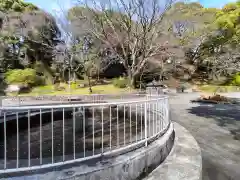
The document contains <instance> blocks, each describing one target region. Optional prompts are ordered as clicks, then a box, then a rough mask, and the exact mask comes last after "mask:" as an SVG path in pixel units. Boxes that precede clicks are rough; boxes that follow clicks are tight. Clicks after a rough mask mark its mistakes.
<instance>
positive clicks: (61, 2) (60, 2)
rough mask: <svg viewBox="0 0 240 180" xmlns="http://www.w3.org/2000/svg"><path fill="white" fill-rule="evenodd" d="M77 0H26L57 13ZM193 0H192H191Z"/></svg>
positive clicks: (211, 3)
mask: <svg viewBox="0 0 240 180" xmlns="http://www.w3.org/2000/svg"><path fill="white" fill-rule="evenodd" d="M76 1H77V0H25V2H31V3H33V4H35V5H37V6H38V7H40V8H42V9H44V10H46V11H48V12H50V13H53V14H55V13H56V12H57V11H60V10H61V9H64V10H65V9H69V8H71V7H72V6H73V5H74V4H76ZM190 1H191V0H190ZM192 1H195V0H192ZM196 1H197V2H200V3H201V4H202V5H203V6H204V7H216V8H221V7H223V6H224V5H225V4H226V3H229V2H234V1H236V0H196Z"/></svg>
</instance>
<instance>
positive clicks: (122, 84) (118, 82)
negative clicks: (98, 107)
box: [113, 77, 128, 88]
mask: <svg viewBox="0 0 240 180" xmlns="http://www.w3.org/2000/svg"><path fill="white" fill-rule="evenodd" d="M113 85H114V86H115V87H118V88H126V87H127V86H128V80H127V79H126V78H122V77H120V78H116V79H114V80H113Z"/></svg>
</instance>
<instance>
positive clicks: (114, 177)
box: [2, 124, 175, 180]
mask: <svg viewBox="0 0 240 180" xmlns="http://www.w3.org/2000/svg"><path fill="white" fill-rule="evenodd" d="M174 139H175V132H174V129H173V124H170V126H169V128H168V130H167V131H166V133H165V134H164V135H163V136H161V137H159V138H158V139H157V140H155V141H154V142H152V143H151V144H149V145H148V146H147V147H142V148H139V149H137V150H135V151H132V152H129V153H126V154H122V155H119V156H114V157H102V158H101V159H93V160H91V161H86V162H84V163H78V164H71V167H65V168H58V167H55V168H54V169H51V170H50V169H49V170H48V171H46V172H44V173H41V174H40V173H38V172H29V175H26V174H25V176H23V175H21V176H20V174H19V175H15V177H11V178H10V177H9V176H8V175H5V177H3V178H2V179H7V180H17V179H21V178H24V179H37V180H73V179H74V180H136V179H138V178H141V177H144V175H145V174H146V173H148V172H149V171H152V170H153V169H155V168H156V167H157V166H158V165H159V164H160V163H161V162H163V161H164V160H165V159H166V157H167V156H168V154H169V153H170V151H171V149H172V147H173V144H174ZM31 173H32V174H31ZM30 174H31V175H30Z"/></svg>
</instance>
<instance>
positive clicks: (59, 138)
mask: <svg viewBox="0 0 240 180" xmlns="http://www.w3.org/2000/svg"><path fill="white" fill-rule="evenodd" d="M87 97H88V98H90V99H91V97H92V96H91V97H90V96H85V98H86V99H87ZM114 97H115V98H114ZM94 98H95V100H96V99H97V100H98V101H94V102H84V103H71V104H69V103H68V104H45V105H24V106H2V107H1V108H0V110H1V116H0V128H1V131H0V133H1V136H0V173H10V172H16V171H17V172H18V171H26V170H36V169H40V168H47V167H53V166H59V165H64V164H70V163H73V162H81V161H85V160H88V159H92V158H97V157H101V156H107V155H113V154H115V153H117V154H118V153H123V152H126V151H129V150H132V149H136V148H139V147H141V146H147V145H148V143H150V142H151V141H152V140H154V139H155V138H157V137H159V136H160V135H162V134H163V133H164V132H165V131H166V130H167V128H168V127H169V124H170V121H169V105H168V97H167V96H159V95H139V94H137V95H133V94H131V95H124V96H121V97H120V98H117V97H116V96H111V95H99V96H98V98H97V95H94Z"/></svg>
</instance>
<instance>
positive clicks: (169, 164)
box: [144, 123, 202, 180]
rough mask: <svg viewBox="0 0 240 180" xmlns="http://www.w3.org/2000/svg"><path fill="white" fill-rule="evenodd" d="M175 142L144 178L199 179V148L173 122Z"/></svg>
mask: <svg viewBox="0 0 240 180" xmlns="http://www.w3.org/2000/svg"><path fill="white" fill-rule="evenodd" d="M174 130H175V143H174V146H173V148H172V151H171V153H170V154H169V155H168V157H167V158H166V160H165V161H164V162H163V163H162V164H161V165H160V166H158V167H157V168H156V169H155V170H153V171H152V173H150V174H149V175H148V176H147V177H146V178H144V180H157V179H163V180H201V179H202V156H201V149H200V147H199V145H198V143H197V141H196V140H195V139H194V137H193V136H192V135H191V134H190V133H189V132H188V130H186V129H185V128H184V127H183V126H181V125H179V124H178V123H174Z"/></svg>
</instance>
